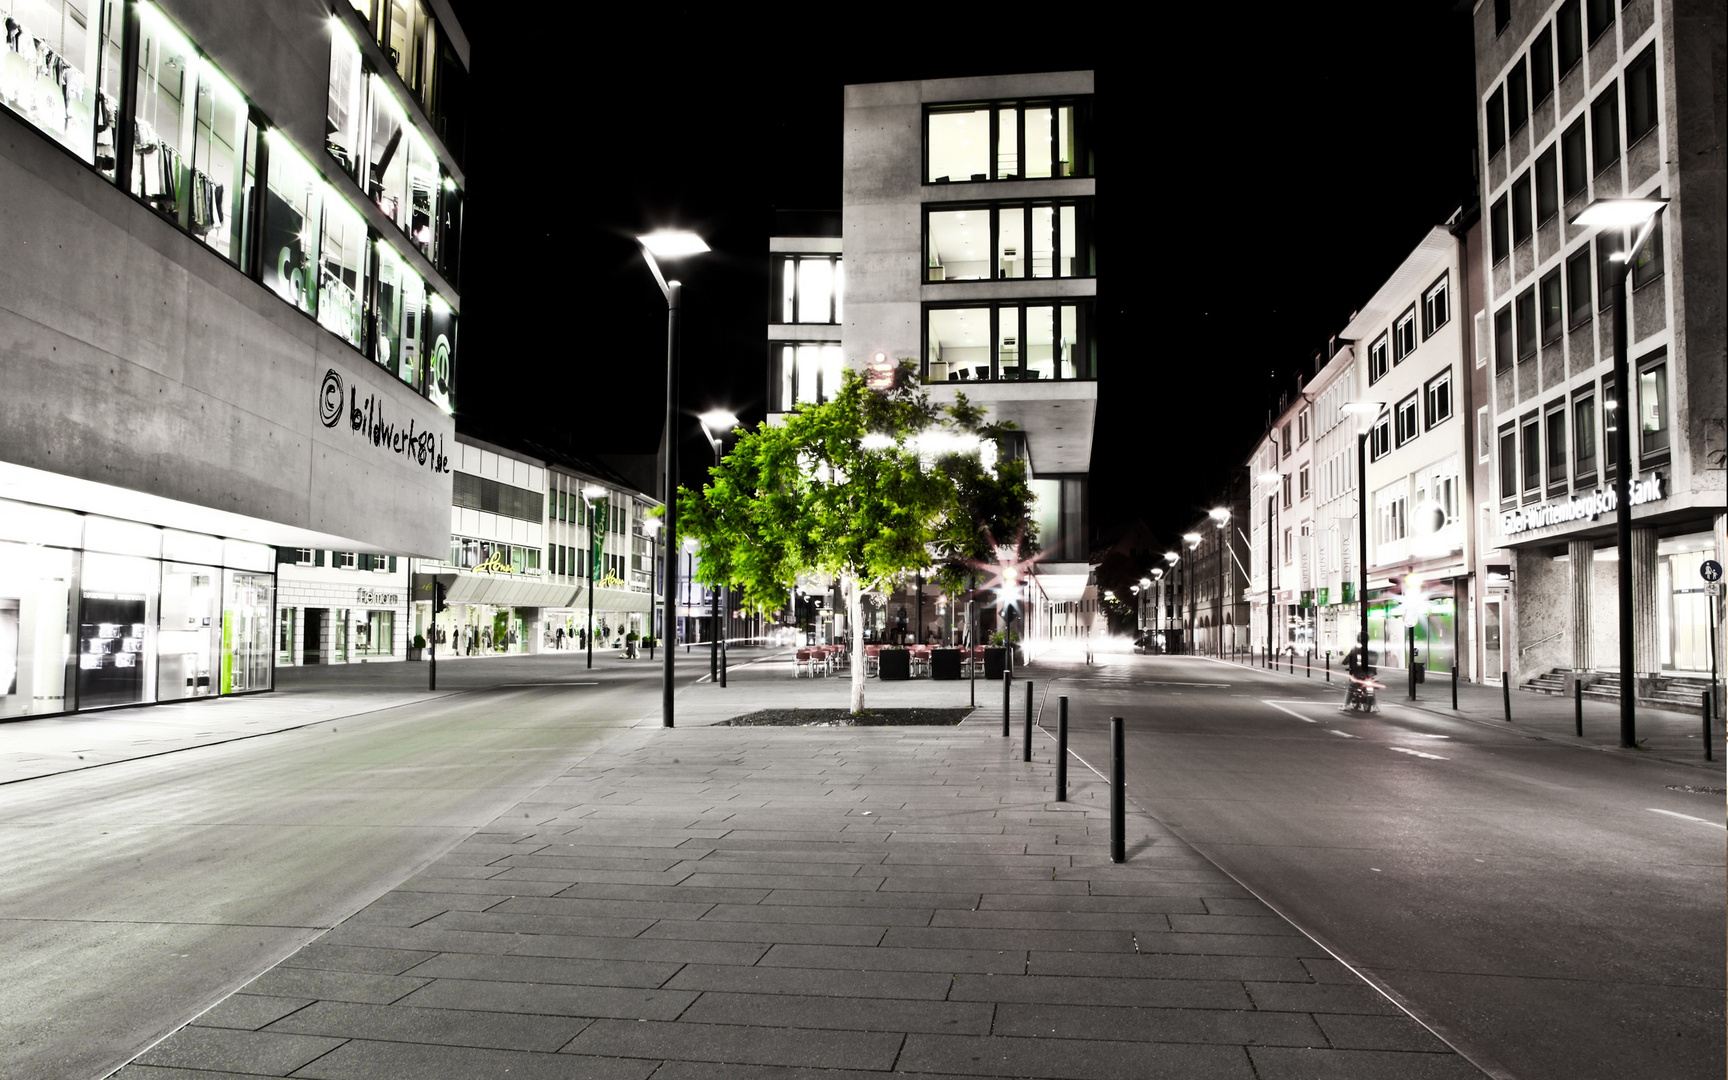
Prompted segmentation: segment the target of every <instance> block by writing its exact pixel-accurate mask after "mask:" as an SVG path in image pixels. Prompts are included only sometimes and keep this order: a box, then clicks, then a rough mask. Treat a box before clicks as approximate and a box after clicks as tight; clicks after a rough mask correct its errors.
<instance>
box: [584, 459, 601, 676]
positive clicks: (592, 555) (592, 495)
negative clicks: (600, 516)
mask: <svg viewBox="0 0 1728 1080" xmlns="http://www.w3.org/2000/svg"><path fill="white" fill-rule="evenodd" d="M605 497H606V489H605V488H603V487H599V486H596V485H589V486H587V487H584V488H583V489H582V505H583V506H585V507H587V509H588V666H589V667H590V668H591V667H593V666H594V582H595V580H596V578H595V574H594V564H595V563H598V562H599V561H600V553H601V551H603V550H604V548H605V545H604V544H603V543H597V542H596V539H595V536H594V502H595V500H597V499H603V498H605Z"/></svg>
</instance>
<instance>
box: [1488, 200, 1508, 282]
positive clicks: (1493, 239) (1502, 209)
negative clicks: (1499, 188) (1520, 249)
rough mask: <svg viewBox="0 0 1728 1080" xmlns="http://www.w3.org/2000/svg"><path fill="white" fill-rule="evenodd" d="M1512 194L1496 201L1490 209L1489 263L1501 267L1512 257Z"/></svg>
mask: <svg viewBox="0 0 1728 1080" xmlns="http://www.w3.org/2000/svg"><path fill="white" fill-rule="evenodd" d="M1509 201H1510V192H1508V193H1507V194H1506V195H1502V196H1500V197H1499V198H1498V199H1495V200H1494V205H1492V206H1490V207H1489V208H1488V262H1489V265H1491V266H1499V265H1500V264H1501V263H1503V262H1505V261H1506V260H1507V259H1509V258H1511V256H1512V219H1511V217H1510V216H1509V213H1510V211H1509V209H1508V204H1509Z"/></svg>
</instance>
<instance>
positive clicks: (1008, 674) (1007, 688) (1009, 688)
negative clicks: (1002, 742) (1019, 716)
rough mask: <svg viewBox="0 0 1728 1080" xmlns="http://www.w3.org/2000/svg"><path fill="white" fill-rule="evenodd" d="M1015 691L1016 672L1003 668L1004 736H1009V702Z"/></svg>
mask: <svg viewBox="0 0 1728 1080" xmlns="http://www.w3.org/2000/svg"><path fill="white" fill-rule="evenodd" d="M1013 693H1014V673H1013V672H1012V671H1009V670H1008V669H1007V668H1006V667H1004V668H1003V669H1002V737H1003V738H1004V739H1006V738H1007V737H1008V702H1009V701H1010V700H1011V697H1012V695H1013Z"/></svg>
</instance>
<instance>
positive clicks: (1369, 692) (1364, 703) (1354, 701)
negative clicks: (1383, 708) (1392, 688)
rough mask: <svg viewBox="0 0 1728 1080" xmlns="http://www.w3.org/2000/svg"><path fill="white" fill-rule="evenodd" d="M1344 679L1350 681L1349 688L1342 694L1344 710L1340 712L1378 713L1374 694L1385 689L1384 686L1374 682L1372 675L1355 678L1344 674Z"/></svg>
mask: <svg viewBox="0 0 1728 1080" xmlns="http://www.w3.org/2000/svg"><path fill="white" fill-rule="evenodd" d="M1345 678H1346V679H1348V680H1349V681H1350V688H1349V689H1348V690H1346V691H1345V692H1344V708H1343V709H1342V710H1340V711H1342V712H1364V713H1371V712H1378V711H1379V707H1378V706H1377V705H1376V704H1375V697H1374V692H1375V691H1376V690H1384V689H1386V686H1385V684H1384V683H1380V682H1376V681H1375V680H1374V676H1372V675H1365V676H1362V677H1361V678H1357V677H1356V676H1355V675H1349V674H1346V675H1345Z"/></svg>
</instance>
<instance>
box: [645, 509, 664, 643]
mask: <svg viewBox="0 0 1728 1080" xmlns="http://www.w3.org/2000/svg"><path fill="white" fill-rule="evenodd" d="M664 524H665V522H663V521H661V520H660V519H659V518H649V519H648V520H646V521H644V522H643V523H642V531H643V532H644V533H647V534H648V595H649V596H650V597H653V596H656V595H657V594H658V588H657V586H658V585H659V568H660V528H661V526H662V525H664ZM665 622H666V617H665V615H664V613H662V615H661V617H660V618H659V619H656V618H654V603H653V601H652V599H650V601H649V604H648V633H647V634H645V635H644V636H645V637H652V638H659V639H660V640H661V641H662V642H664V641H665V639H666V631H665V629H664V627H665Z"/></svg>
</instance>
